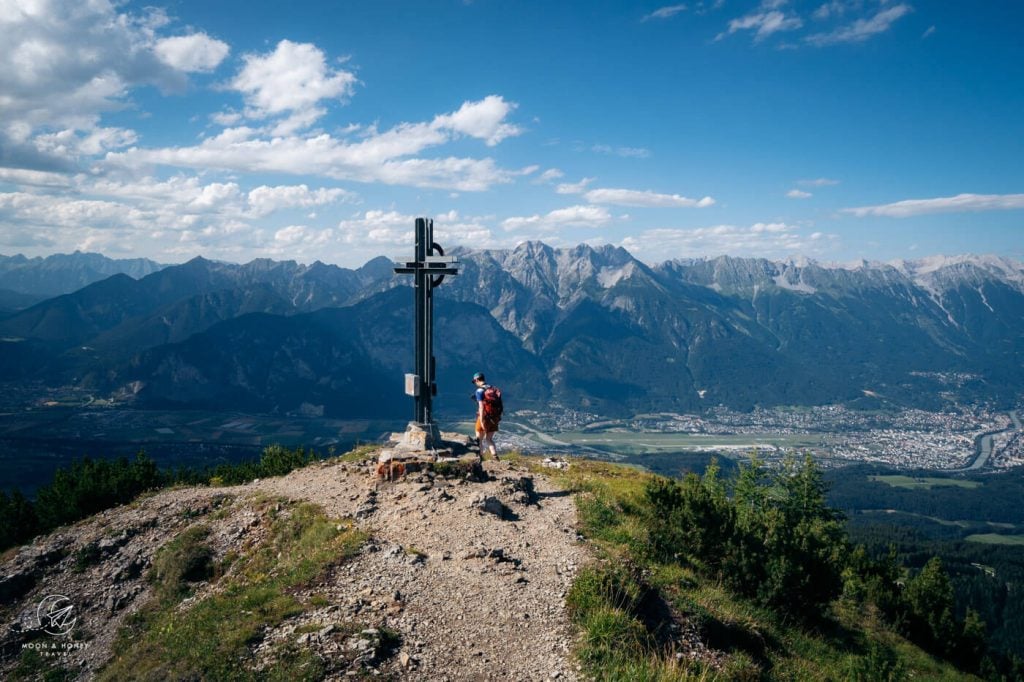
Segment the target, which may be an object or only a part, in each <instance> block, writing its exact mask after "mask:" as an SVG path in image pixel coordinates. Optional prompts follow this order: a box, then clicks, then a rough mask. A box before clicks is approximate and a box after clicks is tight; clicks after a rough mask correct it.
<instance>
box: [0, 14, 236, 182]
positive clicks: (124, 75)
mask: <svg viewBox="0 0 1024 682" xmlns="http://www.w3.org/2000/svg"><path fill="white" fill-rule="evenodd" d="M119 5H120V3H111V2H107V1H105V0H93V1H90V2H65V1H63V0H33V1H32V2H28V1H22V0H18V1H15V2H6V3H4V4H3V9H2V10H0V16H2V18H0V45H3V46H4V49H3V50H0V93H3V95H2V96H0V163H3V165H7V166H12V165H21V167H28V168H35V169H37V170H41V169H43V168H42V165H44V164H43V163H42V161H41V160H40V159H36V160H34V161H33V160H32V159H30V158H29V156H30V155H27V154H26V153H25V148H24V147H19V145H24V144H25V143H26V142H27V141H29V140H30V139H31V137H32V136H33V134H34V133H35V132H36V131H38V130H40V129H44V130H46V131H47V132H51V131H55V130H56V131H60V130H72V131H91V130H92V129H93V128H94V127H96V126H97V123H98V120H99V117H100V115H101V114H103V113H105V112H110V111H114V110H117V109H121V108H124V107H125V106H127V105H128V104H129V100H128V95H129V91H130V89H131V88H133V87H136V86H140V85H156V86H158V87H160V88H161V89H163V90H176V89H180V88H182V86H184V85H185V83H186V79H185V73H186V72H188V71H193V70H197V69H198V68H199V67H204V68H205V67H207V66H209V65H211V64H212V62H213V61H214V58H215V57H216V56H217V53H218V52H219V51H221V50H226V47H227V46H226V45H224V44H223V43H221V42H220V41H216V40H214V39H212V38H209V36H206V35H205V34H196V36H186V37H184V39H185V40H191V41H192V42H191V47H192V48H193V52H192V53H191V54H186V53H185V52H184V51H183V50H182V44H181V43H180V42H175V39H173V38H171V39H162V38H160V37H159V36H158V35H157V33H158V31H159V30H160V29H161V28H163V27H164V26H166V24H167V23H168V20H167V18H166V16H165V15H164V14H163V13H161V12H160V11H157V10H152V9H150V10H147V11H146V13H144V14H131V13H127V12H119ZM168 40H170V41H171V42H167V41H168ZM221 46H223V48H222V47H221ZM225 54H226V52H225ZM221 58H223V56H221Z"/></svg>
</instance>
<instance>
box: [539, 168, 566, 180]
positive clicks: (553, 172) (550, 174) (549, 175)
mask: <svg viewBox="0 0 1024 682" xmlns="http://www.w3.org/2000/svg"><path fill="white" fill-rule="evenodd" d="M562 177H565V173H563V172H562V171H560V170H558V169H557V168H548V169H547V170H546V171H544V172H543V173H541V174H540V176H539V177H538V178H537V180H536V182H538V183H543V182H554V181H555V180H558V179H559V178H562Z"/></svg>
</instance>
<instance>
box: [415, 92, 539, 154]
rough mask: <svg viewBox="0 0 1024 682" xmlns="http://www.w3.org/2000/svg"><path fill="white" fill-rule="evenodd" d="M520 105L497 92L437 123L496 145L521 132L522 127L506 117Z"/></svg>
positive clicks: (463, 105) (461, 108)
mask: <svg viewBox="0 0 1024 682" xmlns="http://www.w3.org/2000/svg"><path fill="white" fill-rule="evenodd" d="M515 108H516V105H515V104H514V103H512V102H506V101H505V100H504V99H503V98H502V97H499V96H497V95H488V96H487V97H484V98H483V99H482V100H480V101H478V102H463V104H462V106H461V107H459V110H458V111H456V112H455V113H452V114H445V115H443V116H438V117H437V118H435V119H434V126H435V127H437V128H439V129H447V130H450V131H452V132H455V133H460V134H463V135H469V136H470V137H475V138H477V139H480V140H484V142H485V143H486V144H487V146H488V147H493V146H494V145H496V144H498V143H499V142H501V141H502V140H504V139H505V138H506V137H512V136H514V135H519V134H520V133H521V132H522V128H520V127H519V126H516V125H512V124H511V123H505V118H506V117H507V116H508V115H509V114H510V113H511V112H512V110H513V109H515Z"/></svg>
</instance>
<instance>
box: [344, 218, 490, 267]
mask: <svg viewBox="0 0 1024 682" xmlns="http://www.w3.org/2000/svg"><path fill="white" fill-rule="evenodd" d="M415 222H416V216H413V215H407V214H404V213H401V212H399V211H394V210H391V211H382V210H372V211H366V212H365V213H363V214H361V215H360V214H357V215H356V216H353V217H352V218H349V219H348V220H342V221H341V222H340V223H339V224H338V232H339V234H340V239H341V241H342V242H344V243H345V244H346V248H355V249H363V250H365V253H367V255H370V256H373V255H379V250H377V251H374V249H379V248H380V246H381V245H389V246H394V247H401V248H406V249H411V248H412V244H413V238H414V236H413V226H414V225H415ZM434 232H435V235H436V236H437V238H438V240H439V241H441V242H443V245H444V246H445V247H449V248H450V247H452V246H456V245H464V246H467V247H469V248H476V249H480V248H488V247H489V246H491V245H492V244H493V242H492V239H491V230H490V229H489V228H488V227H487V226H486V225H484V224H483V222H482V221H481V220H479V219H477V218H464V217H463V216H461V215H459V213H458V212H457V211H454V210H453V211H448V212H447V213H440V214H438V215H435V216H434Z"/></svg>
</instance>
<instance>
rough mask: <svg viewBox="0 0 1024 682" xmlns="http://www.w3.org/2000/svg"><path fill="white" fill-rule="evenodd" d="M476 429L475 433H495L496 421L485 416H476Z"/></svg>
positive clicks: (496, 428) (496, 429)
mask: <svg viewBox="0 0 1024 682" xmlns="http://www.w3.org/2000/svg"><path fill="white" fill-rule="evenodd" d="M476 430H477V433H496V432H497V431H498V422H496V421H491V420H490V419H488V418H487V417H484V418H483V420H481V419H480V417H477V418H476Z"/></svg>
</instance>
